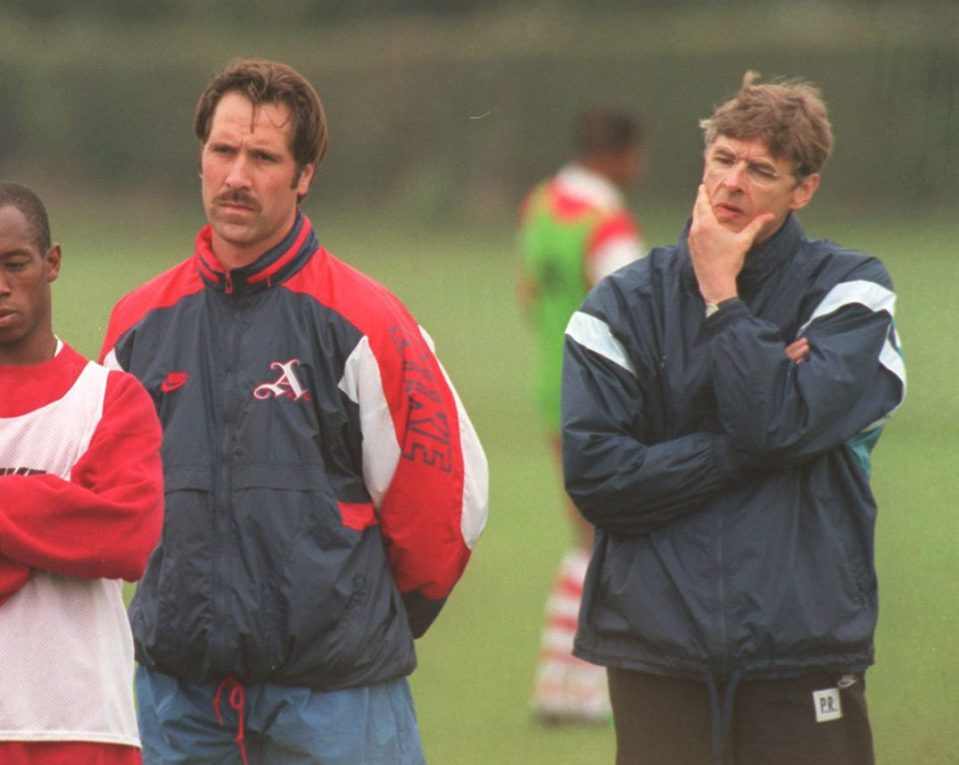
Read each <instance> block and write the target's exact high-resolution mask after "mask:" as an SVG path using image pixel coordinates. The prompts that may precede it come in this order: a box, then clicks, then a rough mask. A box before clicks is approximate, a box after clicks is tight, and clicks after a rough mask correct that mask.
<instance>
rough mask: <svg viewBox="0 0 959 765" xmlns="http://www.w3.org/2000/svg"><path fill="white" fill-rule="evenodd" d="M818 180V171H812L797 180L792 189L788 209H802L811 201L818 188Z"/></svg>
mask: <svg viewBox="0 0 959 765" xmlns="http://www.w3.org/2000/svg"><path fill="white" fill-rule="evenodd" d="M819 181H820V175H819V173H813V174H812V175H807V176H806V177H805V178H803V179H802V180H801V181H800V182H799V185H798V186H796V188H794V189H793V193H792V202H791V203H790V205H789V209H790V210H802V209H803V208H804V207H805V206H806V205H808V204H809V203H810V202H812V198H813V196H814V195H815V194H816V190H817V189H818V188H819Z"/></svg>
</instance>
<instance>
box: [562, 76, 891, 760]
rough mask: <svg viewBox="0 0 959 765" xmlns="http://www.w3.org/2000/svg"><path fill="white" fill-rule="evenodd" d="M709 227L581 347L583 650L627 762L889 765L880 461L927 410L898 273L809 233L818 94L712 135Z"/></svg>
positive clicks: (727, 114) (575, 485)
mask: <svg viewBox="0 0 959 765" xmlns="http://www.w3.org/2000/svg"><path fill="white" fill-rule="evenodd" d="M702 126H703V128H704V130H705V143H706V148H705V155H704V167H703V175H702V182H701V184H700V186H699V189H698V192H697V195H696V200H695V204H694V207H693V212H692V219H691V222H690V223H689V225H688V226H687V228H686V230H685V231H684V232H683V234H682V235H681V238H680V241H679V243H678V244H677V245H676V246H674V247H660V248H655V249H653V250H652V252H651V253H650V254H649V255H648V256H647V258H645V259H644V260H642V261H639V262H637V263H635V264H632V265H629V266H627V267H625V268H623V269H621V270H620V271H618V272H617V273H616V274H614V275H613V276H611V277H609V278H607V279H606V280H605V281H603V282H602V283H601V284H600V285H599V286H598V287H597V288H596V289H594V290H593V291H592V292H591V294H590V295H589V296H588V297H587V299H586V301H585V302H584V303H583V305H582V307H581V308H580V310H579V311H578V312H577V313H576V314H574V316H573V318H572V319H571V321H570V323H569V325H568V327H567V333H566V351H565V368H564V377H563V384H564V391H563V458H564V469H565V480H566V488H567V491H568V492H569V493H570V495H571V497H572V499H573V501H574V502H575V503H576V505H577V506H578V507H579V509H580V511H581V512H582V513H583V515H584V516H585V517H586V518H587V519H588V520H589V521H590V522H592V523H593V524H595V526H596V528H597V532H596V534H597V543H596V547H595V549H594V553H593V558H592V561H591V563H590V567H589V571H588V574H587V579H586V584H585V588H584V597H583V607H582V611H581V613H580V626H579V632H578V635H577V640H576V645H575V652H576V654H577V655H578V656H580V657H581V658H584V659H586V660H589V661H592V662H594V663H596V664H600V665H604V666H606V667H607V674H608V678H609V688H610V698H611V702H612V707H613V719H614V723H615V728H616V736H617V762H618V763H620V765H626V763H629V765H646V764H647V763H648V764H649V765H674V764H677V763H684V764H690V765H695V764H699V763H701V764H702V765H706V764H707V763H717V764H718V763H727V765H728V764H729V763H733V764H734V765H756V764H757V763H773V762H774V763H777V764H778V765H794V764H795V765H800V764H802V765H806V764H807V763H811V762H831V763H843V765H860V764H861V765H871V763H872V762H873V749H872V737H871V731H870V727H869V721H868V716H867V713H866V703H865V671H866V669H867V667H868V666H870V665H871V664H872V661H873V635H874V631H875V626H876V618H877V590H876V575H875V569H874V552H873V539H874V529H875V520H876V506H875V501H874V499H873V496H872V493H871V491H870V488H869V475H870V464H869V455H870V452H871V450H872V448H873V446H875V444H876V441H877V440H878V438H879V435H880V433H881V431H882V426H883V423H884V422H885V420H886V418H887V417H888V416H889V415H890V414H891V413H892V411H893V410H894V409H896V407H898V406H899V404H900V403H901V402H902V400H903V397H904V395H905V370H904V366H903V361H902V356H901V352H900V348H899V341H898V337H897V334H896V328H895V322H894V318H893V310H894V305H895V295H894V293H893V292H892V284H891V281H890V278H889V274H888V273H887V272H886V269H885V268H884V267H883V266H882V264H881V263H880V262H879V261H878V260H876V259H875V258H872V257H869V256H866V255H864V254H862V253H859V252H856V251H854V250H849V249H846V248H842V247H840V246H838V245H836V244H834V243H832V242H829V241H826V240H821V241H816V240H811V239H807V238H806V236H805V233H804V232H803V229H802V227H801V226H800V223H799V221H798V219H797V217H796V213H798V212H799V211H800V210H802V209H804V208H805V207H806V206H807V205H808V204H809V203H810V202H811V201H812V198H813V196H814V195H815V193H816V190H817V189H818V188H819V184H820V177H821V176H820V172H821V170H822V167H823V165H824V164H825V162H826V159H827V157H828V156H829V153H830V151H831V148H832V131H831V127H830V124H829V121H828V118H827V114H826V108H825V105H824V103H823V102H822V100H821V97H820V95H819V92H818V90H817V89H816V88H814V87H813V86H811V85H809V84H808V83H804V82H801V81H783V82H775V83H763V84H760V83H758V82H757V81H756V76H755V75H753V74H752V73H747V76H746V77H745V79H744V81H743V84H742V87H741V89H740V90H739V92H738V93H737V94H736V95H735V96H734V97H733V98H732V99H730V100H729V101H727V102H726V103H724V104H722V105H721V106H720V107H719V108H718V109H717V110H716V111H715V112H714V113H713V115H712V116H711V117H710V118H709V119H707V120H704V121H703V123H702Z"/></svg>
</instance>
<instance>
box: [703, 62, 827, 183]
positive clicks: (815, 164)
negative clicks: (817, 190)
mask: <svg viewBox="0 0 959 765" xmlns="http://www.w3.org/2000/svg"><path fill="white" fill-rule="evenodd" d="M758 79H759V74H758V73H756V72H746V74H745V75H744V76H743V82H742V87H740V89H739V92H738V93H736V95H735V96H733V97H732V98H731V99H729V100H728V101H726V102H725V103H724V104H722V105H721V106H719V107H718V108H717V109H716V110H715V111H714V112H713V115H712V116H711V117H709V118H708V119H704V120H701V121H700V123H699V126H700V127H701V128H702V129H703V131H704V134H705V141H706V146H707V147H709V146H710V145H711V144H712V143H713V141H715V140H716V138H717V137H718V136H726V137H727V138H735V139H738V140H748V139H751V138H757V137H759V138H762V139H764V140H765V141H766V145H767V146H768V148H769V151H770V152H771V153H772V155H773V156H775V157H778V158H780V159H785V160H787V161H789V162H792V163H793V167H794V170H793V174H794V175H795V176H796V178H798V179H802V178H805V177H806V176H809V175H812V174H813V173H818V172H820V171H821V170H822V168H823V166H824V165H825V164H826V160H827V159H829V154H830V152H831V151H832V143H833V138H832V126H831V125H830V124H829V117H828V115H827V113H826V105H825V103H824V102H823V100H822V94H821V93H820V91H819V88H817V87H816V86H815V85H813V84H811V83H809V82H805V81H803V80H777V81H774V82H770V83H763V84H759V83H757V82H756V81H757V80H758Z"/></svg>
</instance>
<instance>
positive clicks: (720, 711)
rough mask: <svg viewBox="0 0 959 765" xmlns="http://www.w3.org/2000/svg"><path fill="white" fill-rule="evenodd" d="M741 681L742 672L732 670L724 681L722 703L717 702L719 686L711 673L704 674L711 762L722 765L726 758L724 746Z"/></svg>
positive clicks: (727, 739) (731, 722)
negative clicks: (707, 695)
mask: <svg viewBox="0 0 959 765" xmlns="http://www.w3.org/2000/svg"><path fill="white" fill-rule="evenodd" d="M742 679H743V671H742V670H741V669H739V668H737V669H734V670H733V671H732V673H731V674H730V675H729V679H728V680H727V681H726V687H725V689H724V691H723V699H722V703H720V700H719V685H718V683H717V682H716V678H715V677H714V676H713V674H712V673H711V672H707V673H706V687H707V688H708V689H709V721H710V731H709V733H710V736H709V738H710V748H711V749H712V755H713V762H714V763H715V764H716V765H723V763H724V762H725V758H726V745H727V744H728V743H729V734H730V731H731V730H732V727H733V706H734V704H735V703H736V691H737V689H738V688H739V683H740V681H742Z"/></svg>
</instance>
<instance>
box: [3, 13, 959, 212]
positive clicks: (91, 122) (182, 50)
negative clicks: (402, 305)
mask: <svg viewBox="0 0 959 765" xmlns="http://www.w3.org/2000/svg"><path fill="white" fill-rule="evenodd" d="M957 39H959V3H955V2H950V1H946V2H935V1H934V0H927V1H926V2H921V1H920V2H917V1H916V0H902V1H900V0H846V1H845V2H824V1H822V0H820V1H819V2H817V1H816V0H806V1H805V2H803V1H802V0H793V2H789V3H786V2H764V3H755V2H747V1H745V0H712V2H708V1H707V0H685V1H682V0H672V1H668V0H606V2H595V1H594V2H588V1H587V0H538V1H536V2H530V3H515V2H507V1H506V0H502V1H501V0H229V1H228V0H205V1H204V2H193V1H191V0H150V1H149V2H146V1H145V0H85V2H82V3H78V2H74V1H73V0H6V1H5V2H2V3H0V173H2V174H3V175H4V176H8V177H17V178H20V179H23V180H25V181H27V182H30V180H31V179H34V178H36V179H44V180H46V181H47V182H48V183H56V184H57V185H58V186H63V187H64V188H71V187H72V188H76V187H79V188H85V189H98V188H111V189H115V190H117V191H120V192H123V191H124V190H130V191H141V190H144V189H149V190H151V191H152V192H156V193H158V194H168V195H170V196H171V197H176V196H178V195H181V194H184V193H186V194H189V195H190V196H189V200H190V202H191V203H192V202H194V195H195V192H196V160H197V146H196V142H195V139H194V138H193V136H192V110H193V107H194V104H195V102H196V99H197V97H198V95H199V93H200V91H201V90H202V88H203V87H204V85H205V84H206V82H207V81H208V80H209V78H210V76H211V75H212V73H213V72H215V71H216V70H217V69H219V68H220V67H221V66H222V65H223V64H224V63H225V62H226V61H227V60H228V59H230V58H232V57H235V56H246V55H262V56H268V57H272V58H277V59H279V60H282V61H285V62H287V63H290V64H292V65H293V66H295V67H296V68H298V69H300V70H301V71H302V72H303V73H304V74H306V75H307V76H308V77H309V78H310V79H311V80H312V81H313V82H314V83H315V84H316V86H317V89H318V90H319V92H320V95H321V97H322V98H323V100H324V103H325V104H326V107H327V114H328V117H329V119H330V128H331V148H330V152H329V154H328V157H327V160H326V161H325V165H324V167H323V168H322V169H321V173H320V175H319V176H318V179H317V182H316V184H315V187H314V191H313V193H312V195H311V196H312V199H313V200H314V201H316V200H318V201H319V203H322V204H339V205H344V206H357V207H359V206H362V205H365V204H370V203H372V204H377V205H383V204H395V205H397V206H398V207H401V208H403V209H411V210H419V211H422V212H424V213H427V214H457V213H464V212H465V213H471V214H478V215H497V216H502V215H504V214H510V213H511V211H512V210H513V209H515V205H516V204H517V202H518V200H519V198H520V197H521V195H522V193H523V190H524V189H525V188H526V186H528V185H529V184H530V183H532V182H534V181H536V180H538V179H539V178H540V177H542V176H544V175H545V174H547V173H549V172H551V171H552V170H553V169H555V167H556V165H558V164H559V163H561V162H562V161H564V160H565V159H566V156H567V152H568V133H569V124H570V122H571V120H572V117H573V115H574V113H575V112H576V111H577V110H578V109H580V108H582V107H583V106H586V105H592V104H596V103H608V104H614V105H617V106H619V107H621V108H623V109H626V110H629V111H632V112H634V113H636V114H638V115H640V116H641V117H642V118H643V120H644V122H645V124H646V128H647V131H646V132H647V134H648V138H649V146H650V167H649V174H648V177H647V181H646V182H645V184H644V185H643V187H642V189H641V191H640V194H641V195H643V196H644V197H646V198H647V199H655V200H656V201H657V202H662V203H663V204H673V203H678V202H683V203H686V201H688V200H689V197H690V194H691V189H693V188H694V186H695V183H696V181H697V178H698V173H699V168H700V151H701V135H700V132H699V129H698V121H699V119H700V118H701V117H704V116H706V115H708V114H709V112H710V111H711V110H712V108H713V106H715V105H716V104H717V103H718V102H720V101H721V100H723V99H724V98H726V97H727V96H729V95H731V94H732V93H733V92H734V91H735V90H736V88H737V87H738V84H739V82H740V80H741V78H742V75H743V72H745V71H746V70H747V69H755V70H758V71H760V72H761V73H762V74H763V75H765V76H766V77H773V76H777V75H784V76H789V77H793V76H802V77H804V78H807V79H810V80H812V81H813V82H815V83H817V84H818V85H820V86H821V87H822V89H823V91H824V94H825V97H826V100H827V102H828V104H829V106H830V111H831V116H832V120H833V124H834V127H835V131H836V135H837V146H836V152H835V154H834V157H833V159H831V160H830V164H829V166H827V168H826V173H827V175H826V182H825V183H824V186H823V191H822V192H821V193H820V198H821V199H826V200H827V202H830V201H831V202H833V203H838V204H842V205H844V206H846V207H849V208H855V207H863V208H865V207H875V206H883V208H884V209H888V208H889V206H890V205H892V206H895V207H896V208H901V209H911V208H916V207H930V206H944V207H945V206H950V205H954V204H955V203H956V202H957V201H959V46H957V45H956V44H955V41H956V40H957Z"/></svg>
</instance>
